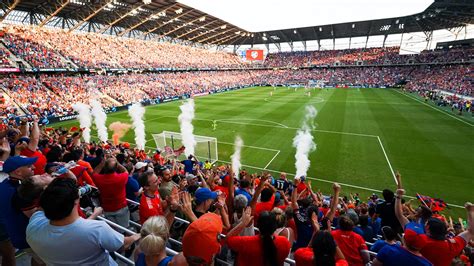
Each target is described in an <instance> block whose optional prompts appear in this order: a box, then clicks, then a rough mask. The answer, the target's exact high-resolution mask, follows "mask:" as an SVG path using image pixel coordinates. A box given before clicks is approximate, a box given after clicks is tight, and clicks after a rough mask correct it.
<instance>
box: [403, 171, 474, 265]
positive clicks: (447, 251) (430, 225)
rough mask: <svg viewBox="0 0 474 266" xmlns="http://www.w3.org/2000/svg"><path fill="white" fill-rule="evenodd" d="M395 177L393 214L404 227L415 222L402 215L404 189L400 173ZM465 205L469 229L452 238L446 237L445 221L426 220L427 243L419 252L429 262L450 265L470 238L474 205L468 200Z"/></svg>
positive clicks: (472, 230) (472, 227)
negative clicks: (395, 187)
mask: <svg viewBox="0 0 474 266" xmlns="http://www.w3.org/2000/svg"><path fill="white" fill-rule="evenodd" d="M396 177H397V180H398V184H399V185H398V189H397V191H396V194H397V196H396V200H395V215H396V217H397V219H398V221H399V222H400V224H401V225H402V226H403V228H406V227H407V226H409V225H410V224H413V223H415V222H410V221H409V220H408V218H406V217H405V216H404V215H403V210H402V197H403V195H404V194H405V190H404V189H403V188H402V185H401V176H400V174H398V173H397V175H396ZM465 207H466V211H467V220H468V223H469V229H468V230H467V231H464V232H462V233H460V234H459V235H457V236H456V237H454V238H451V239H447V238H446V235H447V227H446V223H444V222H443V221H441V220H439V219H437V218H430V219H428V221H427V222H426V225H425V232H426V235H427V236H428V237H427V243H426V245H425V246H424V247H423V248H422V249H421V250H420V253H421V254H422V255H423V257H425V258H427V259H428V260H429V261H430V262H431V263H433V265H435V266H445V265H451V261H452V260H453V259H454V258H455V257H457V256H459V255H460V254H461V252H462V250H463V249H464V247H465V246H466V245H467V243H468V242H469V240H470V239H471V238H472V236H473V232H474V205H473V204H472V203H470V202H467V203H466V204H465ZM421 226H422V225H421Z"/></svg>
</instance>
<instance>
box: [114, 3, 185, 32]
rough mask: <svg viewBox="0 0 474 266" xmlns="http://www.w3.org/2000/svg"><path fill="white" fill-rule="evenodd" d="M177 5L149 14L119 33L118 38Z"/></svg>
mask: <svg viewBox="0 0 474 266" xmlns="http://www.w3.org/2000/svg"><path fill="white" fill-rule="evenodd" d="M177 5H178V4H173V5H171V6H169V7H167V8H165V9H162V10H160V11H156V12H154V13H153V14H151V15H150V16H148V17H146V18H145V19H143V20H141V21H140V22H138V23H137V24H135V25H132V26H131V27H128V28H126V29H125V30H124V31H122V32H121V33H119V34H118V36H120V37H121V36H123V35H125V34H127V33H128V32H130V31H132V30H134V29H136V28H138V27H139V26H141V25H143V24H145V23H146V22H148V21H150V20H152V19H153V18H155V17H156V16H157V15H158V14H159V13H162V12H165V13H166V11H168V10H170V9H171V8H173V7H176V6H177Z"/></svg>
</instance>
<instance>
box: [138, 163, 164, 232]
mask: <svg viewBox="0 0 474 266" xmlns="http://www.w3.org/2000/svg"><path fill="white" fill-rule="evenodd" d="M138 183H139V184H140V186H141V187H143V194H142V197H141V198H140V209H139V213H140V223H141V224H143V223H144V222H145V221H146V220H147V219H148V218H149V217H151V216H157V215H163V207H162V206H161V199H160V193H159V192H158V185H159V184H160V183H161V178H159V177H158V176H156V175H155V173H154V172H146V173H143V174H141V175H140V176H139V177H138Z"/></svg>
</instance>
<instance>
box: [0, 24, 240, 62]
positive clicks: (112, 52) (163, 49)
mask: <svg viewBox="0 0 474 266" xmlns="http://www.w3.org/2000/svg"><path fill="white" fill-rule="evenodd" d="M2 34H3V37H2V39H3V42H4V43H5V44H6V46H7V47H8V49H10V50H11V51H12V52H13V53H14V54H15V55H17V56H19V57H22V58H24V59H25V60H26V61H28V62H29V63H30V64H31V65H32V66H33V67H39V68H55V67H70V66H71V65H70V64H68V60H70V61H72V62H74V63H75V64H76V65H77V66H79V67H87V68H222V67H234V68H235V67H241V66H243V63H242V62H241V60H240V59H239V57H238V56H237V55H235V54H231V53H227V52H222V51H210V50H207V49H203V48H195V47H191V46H185V45H181V44H173V43H169V42H156V41H144V40H138V39H130V38H117V37H113V36H106V35H103V34H98V33H69V32H67V31H65V30H57V29H46V28H39V27H35V26H10V25H8V26H5V27H4V28H3V32H2Z"/></svg>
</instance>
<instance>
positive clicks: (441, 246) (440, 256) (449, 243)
mask: <svg viewBox="0 0 474 266" xmlns="http://www.w3.org/2000/svg"><path fill="white" fill-rule="evenodd" d="M466 208H468V207H466ZM470 208H471V211H470V212H468V217H471V219H472V220H469V221H470V227H471V229H470V230H472V231H473V232H474V225H473V223H472V222H474V219H473V218H474V206H472V207H470ZM425 230H426V234H427V235H428V237H427V242H426V245H425V246H424V247H423V248H422V249H421V251H420V253H421V254H422V255H423V256H424V257H425V258H427V259H428V260H429V261H430V262H431V263H433V265H434V266H444V265H451V261H452V260H453V259H454V258H455V257H457V256H459V255H460V254H461V253H462V251H463V249H464V247H466V245H467V243H468V241H469V239H471V236H472V234H471V233H470V232H469V230H468V231H464V232H462V233H461V234H459V235H458V236H456V237H454V238H450V239H447V238H446V235H447V233H448V231H447V227H446V224H445V223H444V222H443V221H441V220H439V219H437V218H430V219H429V220H428V222H427V223H426V226H425Z"/></svg>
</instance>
